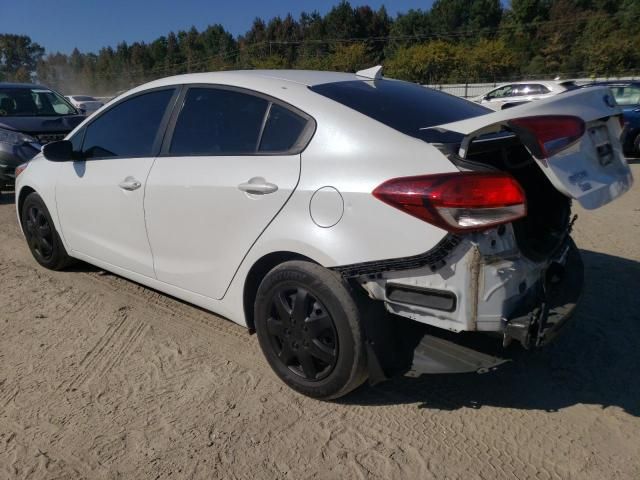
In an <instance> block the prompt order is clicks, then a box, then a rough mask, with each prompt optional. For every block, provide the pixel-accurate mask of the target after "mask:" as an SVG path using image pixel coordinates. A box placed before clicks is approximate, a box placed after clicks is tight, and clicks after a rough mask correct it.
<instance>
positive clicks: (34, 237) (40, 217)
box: [20, 192, 74, 270]
mask: <svg viewBox="0 0 640 480" xmlns="http://www.w3.org/2000/svg"><path fill="white" fill-rule="evenodd" d="M20 219H21V221H22V229H23V231H24V236H25V238H26V239H27V244H28V245H29V250H31V254H32V255H33V258H35V259H36V262H38V263H39V264H40V265H42V266H43V267H45V268H48V269H50V270H63V269H65V268H66V267H68V266H69V265H71V264H72V263H73V262H74V260H73V259H72V258H71V257H69V255H68V254H67V251H66V250H65V248H64V245H63V244H62V241H61V240H60V235H58V232H57V230H56V228H55V225H54V223H53V221H52V220H51V215H50V214H49V210H48V209H47V207H46V205H45V204H44V201H43V200H42V198H41V197H40V195H38V194H37V193H35V192H33V193H30V194H29V195H28V196H27V198H26V199H25V200H24V204H23V205H22V210H21V211H20Z"/></svg>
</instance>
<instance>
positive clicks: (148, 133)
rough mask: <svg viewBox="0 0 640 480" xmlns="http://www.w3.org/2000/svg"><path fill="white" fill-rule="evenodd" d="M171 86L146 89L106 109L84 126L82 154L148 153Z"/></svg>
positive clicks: (148, 154) (138, 154)
mask: <svg viewBox="0 0 640 480" xmlns="http://www.w3.org/2000/svg"><path fill="white" fill-rule="evenodd" d="M173 93H174V89H167V90H158V91H155V92H149V93H145V94H142V95H138V96H136V97H133V98H131V99H130V100H125V101H123V102H122V103H119V104H118V105H116V106H114V107H113V108H111V109H109V110H107V111H106V112H105V113H103V114H102V115H100V117H98V118H97V119H96V120H95V121H93V122H91V123H90V124H89V125H88V126H87V127H86V133H85V136H84V143H83V146H82V152H83V156H84V157H85V158H108V157H148V156H152V155H154V152H153V146H154V143H155V141H156V137H157V135H158V128H159V127H160V123H161V122H162V118H163V116H164V114H165V111H166V109H167V106H168V105H169V100H170V99H171V97H172V96H173Z"/></svg>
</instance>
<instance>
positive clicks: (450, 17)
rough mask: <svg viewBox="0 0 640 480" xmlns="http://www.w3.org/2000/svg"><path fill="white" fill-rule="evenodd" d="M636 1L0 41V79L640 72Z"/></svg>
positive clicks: (99, 88)
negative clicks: (67, 49)
mask: <svg viewBox="0 0 640 480" xmlns="http://www.w3.org/2000/svg"><path fill="white" fill-rule="evenodd" d="M639 22H640V1H638V0H511V2H510V5H509V7H507V8H505V7H503V6H502V5H501V2H500V0H436V1H435V2H434V3H433V6H432V7H431V9H429V10H421V9H417V10H410V11H408V12H406V13H400V14H398V15H396V16H395V18H393V17H392V16H390V15H389V14H388V12H387V10H386V9H385V8H384V7H381V8H379V9H377V10H374V9H372V8H370V7H368V6H359V7H353V6H352V5H351V4H350V3H349V2H348V1H345V0H343V1H341V2H340V3H338V4H337V5H336V6H334V7H333V8H332V9H331V10H330V11H329V12H328V13H327V14H326V15H324V16H323V15H320V14H319V13H318V12H312V13H302V14H301V15H300V17H299V18H297V19H296V18H293V17H292V16H291V15H287V16H286V17H284V18H281V17H274V18H271V19H270V20H268V21H265V20H263V19H260V18H256V19H255V20H254V22H253V24H252V25H251V28H250V29H249V30H248V31H247V32H246V33H245V34H244V35H240V36H238V37H234V36H233V35H232V34H231V33H229V32H228V31H227V30H226V29H225V28H224V26H222V25H220V24H214V25H211V26H209V27H208V28H206V29H204V30H202V31H199V30H197V29H196V28H195V27H193V28H191V29H190V30H188V31H178V32H177V33H175V32H170V33H169V34H167V35H166V36H162V37H160V38H157V39H156V40H154V41H152V42H150V43H145V42H134V43H131V44H128V43H126V42H121V43H119V44H118V45H117V46H116V47H115V48H113V47H104V48H102V49H101V50H100V51H99V52H97V53H81V52H80V51H79V50H78V49H75V50H74V51H73V52H72V53H71V54H68V55H67V54H62V53H49V54H47V55H45V51H44V49H43V48H42V47H41V46H40V45H38V44H37V43H34V42H32V41H31V39H30V38H29V37H27V36H19V35H1V34H0V81H2V80H4V81H7V80H19V81H29V80H31V79H37V80H38V81H39V82H41V83H44V84H47V85H50V86H51V87H53V88H57V89H59V90H60V91H62V92H64V93H78V92H81V93H82V92H90V93H94V94H113V93H115V92H117V91H119V90H123V89H128V88H130V87H132V86H134V85H137V84H140V83H143V82H145V81H149V80H152V79H154V78H160V77H164V76H169V75H176V74H181V73H188V72H202V71H215V70H229V69H239V68H249V69H253V68H296V69H319V70H339V71H356V70H358V69H361V68H366V67H369V66H372V65H376V64H383V65H384V66H385V75H387V76H390V77H395V78H400V79H404V80H409V81H413V82H419V83H423V84H434V83H459V82H478V81H499V80H503V79H512V78H517V77H526V76H540V75H546V76H556V75H561V76H563V77H571V76H613V75H619V74H624V73H629V72H634V71H635V72H637V71H638V70H640V48H638V46H639V45H640V28H639V27H638V25H640V23H639Z"/></svg>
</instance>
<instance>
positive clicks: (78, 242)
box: [16, 68, 633, 399]
mask: <svg viewBox="0 0 640 480" xmlns="http://www.w3.org/2000/svg"><path fill="white" fill-rule="evenodd" d="M606 94H607V90H606V89H605V88H594V89H591V90H586V89H584V90H577V91H575V92H570V93H568V94H567V95H561V96H558V97H554V98H548V99H545V100H541V101H539V102H534V103H530V104H528V105H523V106H522V107H520V108H517V109H513V110H510V111H506V112H491V111H490V110H489V109H487V108H485V107H482V106H480V105H477V104H474V103H471V102H468V101H466V100H464V99H461V98H458V97H455V96H452V95H448V94H445V93H442V92H439V91H436V90H432V89H429V88H424V87H421V86H419V85H415V84H412V83H407V82H402V81H396V80H390V79H384V78H381V73H380V68H374V69H370V70H366V71H362V72H358V73H357V74H349V73H335V72H311V71H257V70H256V71H241V72H216V73H201V74H190V75H181V76H177V77H170V78H165V79H161V80H156V81H154V82H151V83H148V84H146V85H143V86H140V87H137V88H135V89H133V90H131V91H130V92H128V93H126V94H124V95H121V96H120V97H118V98H117V99H115V100H114V101H113V102H111V103H110V104H109V105H108V106H107V107H106V108H105V109H103V110H101V111H100V112H98V113H96V114H95V115H93V116H91V117H89V118H88V119H87V120H86V121H85V122H84V123H82V124H81V125H79V126H78V127H77V128H76V129H75V130H74V131H73V132H72V133H71V134H70V136H69V137H68V138H67V139H66V140H64V141H61V142H55V143H51V144H48V145H45V146H44V147H43V151H42V154H40V155H38V156H36V158H35V159H34V160H32V161H31V162H29V164H28V165H27V166H26V168H24V169H21V173H20V175H19V176H18V179H17V191H16V210H17V214H18V218H19V222H20V225H21V228H22V231H23V232H24V234H25V237H26V241H27V244H28V246H29V248H30V250H31V252H32V254H33V256H34V258H35V260H36V261H37V262H39V263H40V264H41V265H42V266H44V267H47V268H50V269H57V270H59V269H63V268H65V267H66V266H68V265H70V263H71V262H72V259H81V260H84V261H86V262H89V263H91V264H94V265H97V266H99V267H100V268H103V269H105V270H109V271H112V272H115V273H117V274H119V275H121V276H123V277H126V278H129V279H131V280H134V281H136V282H138V283H141V284H144V285H147V286H150V287H151V288H154V289H157V290H159V291H162V292H165V293H167V294H170V295H173V296H175V297H178V298H180V299H183V300H185V301H188V302H191V303H193V304H196V305H198V306H200V307H202V308H205V309H208V310H211V311H213V312H217V313H218V314H220V315H223V316H224V317H226V318H229V319H230V320H232V321H234V322H237V323H238V324H241V325H245V326H247V327H248V329H249V330H250V331H255V332H256V333H257V335H258V340H259V343H260V346H261V348H262V350H263V352H264V354H265V356H266V359H267V361H268V362H269V364H270V365H271V367H272V368H273V370H274V371H275V373H276V374H277V375H278V376H279V377H280V378H281V379H282V380H283V381H284V382H285V383H287V384H288V385H289V386H291V387H292V388H294V389H296V390H297V391H299V392H302V393H304V394H306V395H309V396H312V397H316V398H323V399H331V398H337V397H340V396H342V395H345V394H346V393H348V392H349V391H351V390H353V389H354V388H356V387H358V386H359V385H360V384H362V383H363V382H364V381H365V380H366V379H367V377H369V378H372V380H373V381H376V380H380V379H381V378H384V376H386V375H387V374H388V372H390V371H393V368H394V366H395V365H397V364H396V363H395V362H396V361H398V360H399V357H402V356H404V354H405V352H406V351H409V352H411V355H409V356H408V358H409V360H411V359H412V358H413V367H412V368H414V369H415V371H417V372H420V373H425V371H430V372H432V373H433V370H429V368H438V371H439V372H443V371H446V372H461V371H482V370H483V369H486V365H487V364H486V363H484V360H483V359H484V358H489V359H490V360H491V361H495V360H496V359H495V357H488V356H476V354H474V352H473V351H472V350H471V349H469V348H464V347H462V346H460V345H458V343H456V342H464V341H466V340H469V339H470V337H474V336H475V338H481V339H482V340H486V341H487V342H493V343H494V344H495V346H496V348H498V349H500V351H503V350H502V349H503V347H504V346H508V345H509V343H510V342H514V343H516V344H517V343H521V344H522V345H523V346H524V348H531V349H533V348H535V347H540V346H543V345H545V344H547V343H548V342H550V341H551V340H552V339H553V338H554V337H555V336H556V335H557V334H558V332H559V331H560V329H561V327H562V326H563V325H564V324H565V323H566V321H567V320H568V319H569V317H570V316H571V314H572V312H573V311H574V308H575V306H576V303H577V301H578V298H579V297H580V293H581V289H582V279H583V271H582V261H581V259H580V252H579V250H578V249H577V248H576V246H575V244H574V243H573V241H572V240H571V237H570V232H571V227H572V223H573V220H572V216H571V204H572V200H573V201H575V202H577V203H578V204H580V205H581V206H582V207H584V208H586V209H596V208H599V207H601V206H603V205H605V204H607V203H609V202H611V201H613V200H614V199H615V198H617V197H618V196H620V195H622V194H623V193H624V192H626V191H627V190H628V189H629V188H630V187H631V184H632V182H633V178H632V175H631V171H630V169H629V166H628V165H627V163H626V162H625V159H624V157H623V156H622V155H621V151H620V146H619V135H620V121H619V116H620V113H621V112H620V109H619V108H618V107H617V106H616V105H615V103H613V102H606V101H604V97H605V96H606ZM510 112H513V114H510ZM387 312H390V313H391V314H393V315H388V314H387ZM396 316H399V317H405V318H406V319H408V320H406V322H411V321H413V322H418V324H415V323H414V324H413V325H414V326H420V325H419V324H422V325H428V326H430V327H432V328H431V329H429V331H430V332H432V333H430V334H429V335H430V337H429V338H430V343H429V344H427V345H426V346H425V345H423V344H422V343H421V338H427V337H422V336H421V335H419V336H418V335H409V336H406V335H405V336H403V335H402V331H401V330H400V329H399V326H398V323H399V322H401V320H400V319H399V318H397V317H396ZM452 332H456V333H460V332H467V334H466V335H455V334H454V333H452ZM431 335H432V336H431ZM418 344H420V345H422V346H423V347H424V348H423V349H421V350H420V351H421V352H423V353H422V354H421V355H423V356H422V357H416V356H413V352H414V349H415V351H418V350H417V349H416V346H417V345H418ZM438 355H439V356H438ZM478 355H479V354H478ZM416 358H423V359H424V362H422V363H421V362H420V361H419V360H416ZM409 365H411V363H409ZM417 365H423V366H425V370H421V369H420V368H417ZM491 365H493V364H491Z"/></svg>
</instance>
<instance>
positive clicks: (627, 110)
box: [584, 80, 640, 156]
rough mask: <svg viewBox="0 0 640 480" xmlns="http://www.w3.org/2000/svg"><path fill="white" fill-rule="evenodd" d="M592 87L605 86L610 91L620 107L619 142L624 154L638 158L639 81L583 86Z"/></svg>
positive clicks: (607, 82)
mask: <svg viewBox="0 0 640 480" xmlns="http://www.w3.org/2000/svg"><path fill="white" fill-rule="evenodd" d="M592 86H606V87H609V88H610V89H611V91H612V92H613V97H614V98H615V99H616V103H617V104H618V105H620V106H621V107H622V115H623V120H624V128H623V130H622V136H621V138H620V141H621V143H622V148H623V150H624V153H625V154H626V155H630V156H640V81H639V80H628V81H624V80H610V81H606V82H595V83H590V84H587V85H584V87H592Z"/></svg>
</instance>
